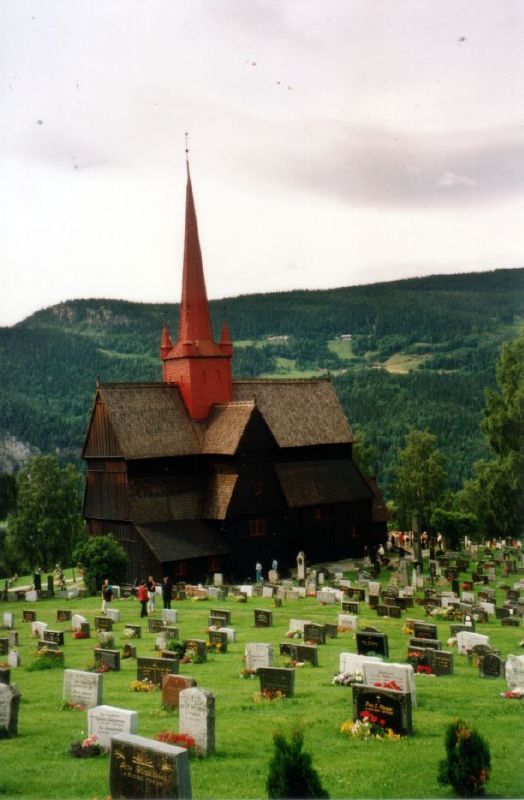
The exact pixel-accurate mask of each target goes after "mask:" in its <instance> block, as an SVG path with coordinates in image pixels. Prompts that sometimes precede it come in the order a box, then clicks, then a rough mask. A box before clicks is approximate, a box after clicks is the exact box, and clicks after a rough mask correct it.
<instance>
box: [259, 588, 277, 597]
mask: <svg viewBox="0 0 524 800" xmlns="http://www.w3.org/2000/svg"><path fill="white" fill-rule="evenodd" d="M274 591H275V590H274V589H273V587H272V586H263V587H262V597H265V598H266V599H267V600H269V599H271V598H272V597H273V594H274Z"/></svg>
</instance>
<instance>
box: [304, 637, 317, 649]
mask: <svg viewBox="0 0 524 800" xmlns="http://www.w3.org/2000/svg"><path fill="white" fill-rule="evenodd" d="M304 644H309V645H310V646H311V647H316V646H317V645H318V642H314V641H313V640H312V639H304Z"/></svg>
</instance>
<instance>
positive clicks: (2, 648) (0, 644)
mask: <svg viewBox="0 0 524 800" xmlns="http://www.w3.org/2000/svg"><path fill="white" fill-rule="evenodd" d="M8 652H9V639H8V638H7V637H5V638H4V637H2V638H1V639H0V656H6V655H7V654H8Z"/></svg>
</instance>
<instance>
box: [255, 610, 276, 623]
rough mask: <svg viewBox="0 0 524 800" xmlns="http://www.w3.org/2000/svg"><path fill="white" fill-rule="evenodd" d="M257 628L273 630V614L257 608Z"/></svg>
mask: <svg viewBox="0 0 524 800" xmlns="http://www.w3.org/2000/svg"><path fill="white" fill-rule="evenodd" d="M253 616H254V620H255V628H271V626H272V625H273V612H272V611H267V610H266V609H265V608H255V609H254V611H253Z"/></svg>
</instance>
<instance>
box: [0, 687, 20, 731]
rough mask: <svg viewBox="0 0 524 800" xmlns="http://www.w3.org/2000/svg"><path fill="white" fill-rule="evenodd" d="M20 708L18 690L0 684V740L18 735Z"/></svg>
mask: <svg viewBox="0 0 524 800" xmlns="http://www.w3.org/2000/svg"><path fill="white" fill-rule="evenodd" d="M19 706H20V691H19V690H18V688H17V687H16V686H9V685H8V684H6V683H2V682H0V738H2V737H10V736H16V735H17V733H18V708H19Z"/></svg>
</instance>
